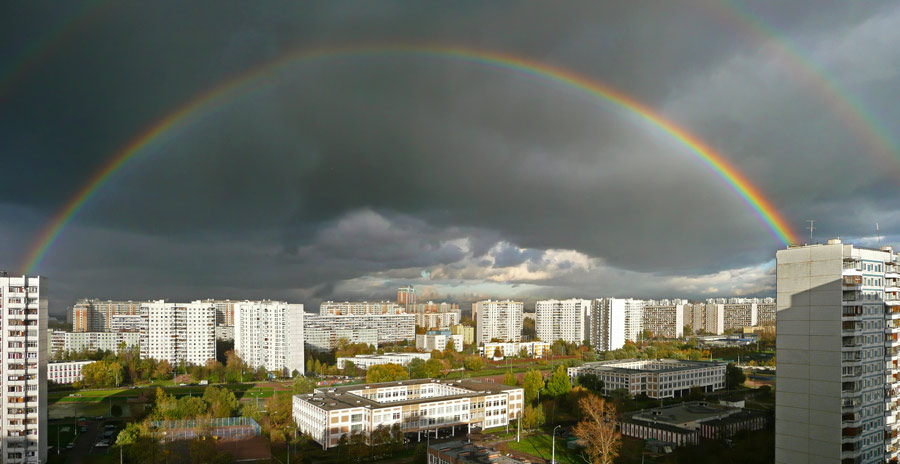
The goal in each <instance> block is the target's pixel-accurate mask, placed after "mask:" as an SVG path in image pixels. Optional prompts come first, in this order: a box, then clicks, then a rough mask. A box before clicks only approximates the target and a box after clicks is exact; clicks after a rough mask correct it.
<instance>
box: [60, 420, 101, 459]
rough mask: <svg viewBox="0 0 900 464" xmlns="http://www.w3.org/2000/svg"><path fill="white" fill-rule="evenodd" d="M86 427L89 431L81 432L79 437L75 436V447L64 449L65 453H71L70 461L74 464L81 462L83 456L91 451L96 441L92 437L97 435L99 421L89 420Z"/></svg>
mask: <svg viewBox="0 0 900 464" xmlns="http://www.w3.org/2000/svg"><path fill="white" fill-rule="evenodd" d="M85 427H87V432H84V433H79V434H78V437H76V438H75V448H73V449H70V450H63V453H69V462H70V463H72V464H78V463H80V462H81V461H82V458H83V456H85V455H87V454H88V453H89V452H90V450H91V447H92V446H93V445H94V443H95V442H94V441H92V439H93V437H94V436H95V435H97V429H98V428H99V425H98V422H96V421H94V420H88V421H87V424H85Z"/></svg>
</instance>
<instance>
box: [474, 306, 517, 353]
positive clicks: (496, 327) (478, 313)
mask: <svg viewBox="0 0 900 464" xmlns="http://www.w3.org/2000/svg"><path fill="white" fill-rule="evenodd" d="M524 307H525V305H524V304H523V303H522V302H521V301H512V300H503V301H494V300H484V301H479V302H477V303H475V304H474V306H473V307H472V312H473V314H475V340H476V342H477V343H478V344H479V345H481V344H484V343H489V342H491V341H493V340H499V341H501V342H518V341H520V340H522V311H523V309H524Z"/></svg>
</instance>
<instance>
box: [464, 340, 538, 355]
mask: <svg viewBox="0 0 900 464" xmlns="http://www.w3.org/2000/svg"><path fill="white" fill-rule="evenodd" d="M550 345H551V344H550V342H490V343H485V344H484V345H481V346H479V347H478V353H479V354H481V356H484V357H488V358H496V357H497V353H498V350H499V353H500V354H501V355H502V357H504V358H511V357H514V356H520V355H521V354H522V353H524V354H525V355H526V356H529V357H532V358H543V357H544V356H547V355H549V354H550ZM523 350H524V351H523Z"/></svg>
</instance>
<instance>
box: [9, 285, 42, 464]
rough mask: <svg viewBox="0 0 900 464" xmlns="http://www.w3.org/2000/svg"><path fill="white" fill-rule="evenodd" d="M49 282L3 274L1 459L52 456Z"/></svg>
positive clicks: (37, 459) (18, 460)
mask: <svg viewBox="0 0 900 464" xmlns="http://www.w3.org/2000/svg"><path fill="white" fill-rule="evenodd" d="M46 294H47V286H46V279H44V278H43V277H27V276H19V277H10V276H8V275H7V274H0V323H2V324H0V325H2V329H3V332H2V335H0V340H2V343H0V366H2V367H3V369H2V374H3V377H2V382H3V388H2V393H0V401H2V403H3V407H2V408H0V461H2V462H4V463H8V464H14V463H39V462H46V460H47V357H48V356H47V345H48V337H47V333H48V332H47V317H48V313H47V298H46V296H45V295H46Z"/></svg>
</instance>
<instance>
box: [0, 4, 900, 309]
mask: <svg viewBox="0 0 900 464" xmlns="http://www.w3.org/2000/svg"><path fill="white" fill-rule="evenodd" d="M269 5H270V6H269V7H267V8H247V7H246V5H242V4H239V3H236V4H229V3H226V4H223V5H222V7H221V8H219V9H217V10H216V11H202V9H196V10H192V9H184V8H176V7H173V6H167V5H161V4H156V5H149V6H148V5H117V6H113V7H110V8H108V9H107V10H104V11H103V12H102V13H101V14H99V15H98V16H97V18H95V19H94V23H92V27H91V28H88V29H86V30H84V31H83V32H81V33H79V34H78V35H76V36H74V37H72V38H71V40H69V42H67V43H66V44H64V45H63V46H60V47H58V50H56V51H54V53H53V54H49V55H48V58H47V59H46V60H44V61H42V62H41V63H40V65H39V66H37V67H35V69H34V70H33V71H31V74H29V76H28V79H27V80H25V81H23V82H22V83H20V84H19V85H18V86H17V87H16V91H15V93H13V94H11V95H9V96H7V97H5V98H6V101H5V104H4V105H3V106H2V107H0V143H2V145H3V146H4V157H5V158H8V159H4V161H5V166H6V168H7V169H8V171H9V172H35V173H38V174H37V175H38V176H40V178H39V180H40V184H39V185H40V188H35V184H34V183H33V179H31V178H29V177H27V176H14V177H12V178H9V179H7V180H6V181H4V182H2V183H0V202H2V203H3V204H4V205H8V207H7V206H4V208H10V210H11V211H12V210H14V211H17V212H19V213H18V214H17V217H23V215H22V213H21V212H22V211H27V214H26V216H27V220H23V221H12V220H4V222H2V223H0V227H2V229H0V230H3V231H9V232H8V234H9V235H10V236H15V237H16V240H15V241H14V242H13V241H4V243H3V244H2V245H0V246H2V249H0V258H3V259H4V260H7V261H10V262H14V261H16V260H20V259H21V257H22V255H23V254H24V252H23V251H22V250H23V247H22V246H21V243H22V242H26V243H27V242H28V241H29V240H30V239H31V238H32V237H33V234H34V233H35V232H34V231H36V230H38V228H39V225H40V219H41V218H42V217H43V218H47V217H49V216H50V215H51V214H52V212H53V210H54V209H55V208H57V207H59V205H61V204H63V203H64V202H65V199H66V198H68V197H69V196H70V195H71V194H72V192H74V191H76V190H77V189H78V188H79V186H80V185H81V184H82V183H83V182H84V181H85V180H86V178H87V177H88V176H89V175H90V173H92V172H93V171H95V170H96V169H98V167H100V166H102V165H103V164H104V160H105V159H107V158H108V157H109V156H110V155H111V154H112V153H114V152H115V151H116V150H118V149H119V148H120V147H121V146H124V145H125V143H126V142H127V141H128V140H130V139H132V138H133V137H135V135H136V134H139V133H140V132H141V131H142V130H143V128H146V127H148V126H149V125H150V124H151V122H152V121H154V120H157V119H159V118H160V117H162V116H163V115H165V114H166V113H167V112H169V111H171V109H172V108H175V107H177V106H178V105H179V104H181V103H183V102H184V101H187V100H189V99H190V98H192V96H194V95H197V94H198V93H200V92H202V91H204V89H209V88H211V87H212V86H213V85H214V84H215V83H217V82H221V81H222V80H223V79H225V78H226V77H227V76H230V75H234V74H235V73H237V72H240V71H241V70H243V69H248V68H250V67H253V66H255V65H257V64H258V63H262V62H265V61H267V60H268V59H270V58H272V57H275V56H279V55H281V54H283V53H284V52H286V51H287V50H291V49H297V48H303V47H314V46H317V45H322V44H339V43H370V42H378V41H385V40H401V41H405V42H411V43H441V44H463V45H467V46H471V47H475V48H486V49H491V50H498V51H507V52H510V53H517V54H520V55H523V56H528V57H531V58H534V59H538V60H541V61H543V62H546V63H551V64H554V65H558V66H563V67H567V68H570V69H572V70H576V71H578V72H580V73H583V74H585V75H588V76H591V77H593V78H596V79H598V80H600V81H603V82H606V83H608V84H609V85H612V86H614V87H616V88H619V89H622V90H624V91H626V92H628V93H629V94H631V95H633V96H635V97H636V98H638V99H639V100H641V101H642V102H644V103H646V104H647V105H648V106H651V107H653V108H657V109H659V110H660V111H661V112H662V113H663V114H664V115H665V116H666V117H667V118H669V119H671V120H673V121H675V122H677V123H679V124H681V125H683V126H684V127H685V128H687V129H688V130H690V131H692V132H694V133H696V134H697V135H699V136H701V138H703V139H704V140H706V141H707V142H708V143H709V144H710V145H711V146H712V147H713V148H714V149H715V150H717V151H719V152H721V153H723V154H725V155H726V156H727V157H728V158H729V159H730V160H731V161H732V163H733V164H734V165H736V166H737V167H738V168H739V169H740V170H742V171H743V172H745V173H746V174H747V176H748V177H749V178H750V179H752V180H753V181H754V182H755V183H757V184H758V185H759V187H760V189H761V190H762V191H763V192H765V193H766V194H768V195H769V196H770V197H771V199H772V202H773V204H775V205H776V206H777V207H778V208H779V209H780V210H781V211H782V212H783V213H784V214H785V215H786V216H787V217H788V219H789V221H790V222H791V223H792V225H793V226H794V227H795V228H796V229H798V230H802V226H803V224H804V220H805V219H807V218H814V219H817V220H818V221H819V224H820V226H821V228H820V232H821V236H823V237H824V236H828V235H843V236H849V237H862V238H863V239H864V240H870V238H869V237H870V236H872V235H873V234H874V230H873V229H874V223H875V222H879V224H880V226H881V228H882V230H884V231H888V234H887V235H888V239H890V238H891V237H892V236H893V237H895V236H896V235H895V234H894V232H890V231H892V230H893V231H896V230H900V208H898V205H900V202H898V201H896V200H897V185H898V182H897V177H896V176H894V175H893V173H892V172H891V171H890V170H886V169H881V168H880V167H879V166H878V165H877V164H874V163H871V162H870V161H869V159H870V158H871V157H870V156H867V155H866V153H865V152H866V150H869V147H868V146H866V145H865V144H863V143H861V141H860V140H859V137H857V136H856V135H855V134H854V133H853V132H852V131H851V130H850V129H848V128H847V127H846V123H845V120H844V119H842V115H841V114H835V113H833V107H831V106H829V105H828V104H827V102H825V101H823V100H822V98H821V95H819V94H817V93H816V92H815V91H814V90H815V89H810V88H809V86H808V83H807V82H804V81H803V80H802V79H799V77H802V76H797V75H795V74H793V73H792V71H791V69H792V68H791V66H785V63H784V62H781V61H779V60H780V59H781V58H779V57H778V56H775V55H772V54H771V53H770V51H769V50H768V49H767V48H766V46H765V45H764V44H761V43H759V42H755V41H754V39H753V37H752V36H747V35H746V34H742V33H741V32H740V29H739V28H737V29H736V28H734V27H732V25H731V24H730V23H729V22H728V21H729V20H728V19H727V17H728V15H729V14H731V13H729V11H727V10H723V9H722V8H723V7H722V5H721V4H719V3H691V4H679V5H676V4H670V3H647V4H635V3H627V4H604V3H600V2H586V3H584V4H569V5H568V8H558V7H555V6H554V7H551V6H550V5H540V4H519V3H492V4H490V5H482V4H478V3H470V4H458V3H456V4H438V3H418V2H417V3H415V4H410V3H405V2H390V3H385V2H379V3H378V4H377V6H375V5H374V4H359V3H337V2H327V3H306V4H303V5H299V4H295V3H286V4H284V5H281V6H278V7H276V6H274V4H269ZM39 7H40V6H38V8H39ZM745 7H746V8H747V9H752V10H753V11H754V12H755V14H759V15H760V16H761V17H762V18H763V19H764V20H766V21H768V22H770V23H771V24H772V25H773V27H776V28H779V30H780V31H781V32H782V33H783V34H784V35H785V36H786V37H787V38H788V39H789V40H790V41H791V42H792V43H794V44H797V46H798V47H802V49H803V50H808V52H809V56H810V57H811V59H813V60H814V61H815V62H817V63H819V64H821V66H822V67H823V69H825V70H826V72H828V73H829V74H830V75H831V76H833V77H834V78H835V79H837V80H838V82H839V84H840V85H841V86H843V87H846V88H847V89H849V91H850V92H852V93H853V94H854V95H856V96H857V97H858V98H859V99H860V101H861V102H862V103H863V104H864V105H866V106H867V108H869V110H870V111H871V112H872V114H873V115H874V116H875V117H877V118H880V119H881V120H883V121H888V123H887V124H885V126H886V131H887V133H888V136H889V137H892V138H893V139H897V138H898V136H900V128H898V127H896V125H891V123H890V122H891V121H896V120H898V119H897V117H896V116H900V114H898V111H900V110H898V108H900V105H898V103H900V102H898V99H900V96H898V95H897V93H896V91H895V89H896V87H897V84H898V82H897V80H898V77H900V76H898V75H897V72H896V66H892V65H891V64H892V63H896V62H898V61H900V53H898V52H897V50H896V47H892V46H890V44H894V43H896V40H897V39H898V37H896V35H897V33H896V31H898V30H900V27H897V26H900V24H898V22H900V9H897V8H896V6H895V5H891V4H885V5H881V4H879V5H870V8H867V9H861V8H858V7H855V6H852V5H847V4H844V3H842V2H836V3H823V2H810V3H808V4H805V5H803V6H798V4H792V5H790V6H786V5H781V4H780V2H779V3H777V4H776V3H754V4H748V5H746V6H745ZM27 13H28V14H24V13H23V14H19V15H17V17H19V18H22V19H20V21H21V22H22V23H23V24H26V25H27V24H31V26H33V27H32V28H33V29H35V30H46V28H47V27H48V26H47V24H44V23H43V22H42V21H43V20H44V19H46V15H48V14H49V13H48V12H47V11H44V12H40V11H30V12H27ZM723 14H724V15H725V16H722V15H723ZM0 16H2V17H4V18H6V17H9V15H0ZM723 17H725V18H726V20H723V19H722V18H723ZM733 19H734V18H733V17H732V18H731V20H733ZM7 21H8V20H7ZM23 24H19V25H10V26H11V27H10V28H5V29H4V28H2V27H0V31H6V32H0V34H5V35H0V38H2V37H10V38H13V37H15V36H16V34H24V36H28V37H33V36H34V34H33V33H30V34H31V35H28V34H29V33H28V31H29V30H30V29H29V28H28V27H26V26H25V25H23ZM42 28H43V29H42ZM0 43H15V44H19V43H20V41H18V40H16V41H0ZM5 56H12V54H11V52H10V53H7V52H6V50H5V49H4V53H3V54H2V55H0V57H5ZM63 76H64V78H63ZM262 83H263V84H264V85H262V86H260V87H259V88H256V90H254V91H253V92H252V93H250V94H248V95H247V96H246V97H244V98H240V99H237V100H235V101H234V102H231V103H229V104H226V105H224V106H222V107H221V108H220V109H218V110H217V111H215V112H213V113H211V114H209V115H206V116H204V117H200V118H197V119H196V120H195V121H193V122H192V123H191V124H190V125H188V126H186V127H185V128H183V130H179V131H173V132H172V133H171V134H169V136H167V137H165V138H163V139H160V140H159V141H158V143H156V144H154V145H152V146H151V147H150V148H149V149H147V150H146V151H144V152H142V153H141V155H140V156H139V157H137V158H136V159H135V160H134V161H133V162H131V163H130V164H129V165H127V166H126V168H125V169H123V171H122V172H121V173H120V174H119V175H117V176H116V177H114V178H113V179H112V180H111V181H110V182H109V183H108V184H107V185H105V186H104V187H103V189H101V190H100V191H99V192H98V194H97V195H96V197H95V198H94V199H92V200H91V202H90V203H89V204H88V205H87V206H86V208H85V209H84V210H83V211H82V212H81V213H80V215H79V217H78V218H77V220H76V223H75V225H74V226H73V227H72V228H71V230H69V231H67V232H66V233H65V234H64V235H63V239H62V241H61V242H60V243H59V244H58V245H57V246H55V247H54V248H53V250H52V251H51V254H50V255H48V258H47V260H46V262H45V264H44V265H43V267H42V268H41V269H40V271H41V273H43V274H47V275H50V276H53V278H54V283H55V286H54V288H56V289H57V290H58V291H59V292H60V295H63V296H64V298H65V299H68V298H74V297H76V296H86V295H96V296H101V297H134V298H144V297H152V296H168V297H202V296H223V297H226V296H230V297H251V296H260V297H262V296H277V295H282V296H283V297H288V296H291V297H295V298H300V299H309V300H310V301H314V300H316V299H321V298H329V297H336V298H344V297H342V296H341V295H348V294H349V295H356V294H360V295H359V296H364V295H362V293H364V292H369V291H371V292H375V293H379V294H380V295H382V294H383V296H384V297H387V296H390V293H392V291H388V289H389V288H392V286H394V285H395V284H397V283H402V282H403V281H410V282H414V283H417V284H419V285H421V286H423V287H424V288H428V289H431V290H430V291H434V292H447V293H449V294H453V295H457V296H459V297H460V298H463V299H470V298H472V297H474V296H475V295H489V294H491V293H497V294H501V293H504V292H506V293H508V294H510V295H524V296H531V295H535V294H539V293H553V294H554V296H565V295H563V294H560V293H565V292H570V293H572V294H579V295H583V296H590V295H589V294H592V293H595V292H607V293H615V294H619V295H625V294H628V293H629V292H637V293H650V292H653V291H654V289H656V288H660V289H664V290H665V289H671V290H672V291H671V292H667V293H664V294H661V295H659V294H657V295H649V296H666V295H673V296H678V295H685V296H698V297H699V296H702V295H703V294H704V293H709V294H712V293H726V292H729V291H730V292H735V293H745V294H762V293H766V292H770V291H771V275H769V274H768V273H767V271H766V269H768V268H767V267H766V264H765V263H768V262H769V261H770V260H771V258H772V256H773V253H774V251H775V249H777V248H778V247H779V244H778V243H777V241H775V240H774V239H773V237H772V236H771V235H770V234H769V233H768V232H767V231H766V230H765V227H764V225H763V224H762V223H761V222H760V220H759V218H757V217H756V215H755V214H754V213H753V212H752V211H750V210H749V209H748V208H747V206H746V205H745V204H744V203H743V202H742V200H741V199H739V198H738V196H737V195H735V194H734V193H733V192H731V191H730V190H729V189H728V187H726V186H725V185H724V184H723V181H722V180H721V179H719V178H717V177H716V176H715V175H713V174H712V173H710V172H709V171H708V170H707V169H705V168H704V167H703V166H702V163H700V162H698V161H697V159H696V158H695V156H694V155H693V154H691V153H690V152H689V151H688V150H686V149H685V148H683V147H681V146H679V145H678V144H677V143H675V142H674V141H673V140H672V139H671V138H670V137H669V136H667V135H666V134H664V133H662V132H661V131H660V130H658V129H656V128H653V127H650V126H648V125H647V124H646V123H644V122H642V121H641V120H640V118H637V117H636V116H634V115H632V114H629V113H627V112H625V111H622V110H621V109H619V108H616V107H615V106H613V105H610V104H609V103H604V102H602V101H599V100H597V99H594V98H591V97H589V96H587V95H585V94H583V93H579V92H577V91H574V90H573V89H568V88H564V87H561V86H554V85H547V84H545V83H541V82H540V81H539V80H536V79H534V78H533V77H529V76H527V75H524V74H521V73H514V72H509V71H504V70H502V69H497V68H489V67H485V66H482V65H477V64H472V63H464V62H459V61H448V60H442V59H438V58H410V57H406V58H403V57H400V58H396V57H394V58H384V57H368V58H357V59H338V60H325V61H316V62H310V63H304V64H299V65H296V66H288V67H286V68H285V70H284V71H283V72H281V73H278V74H271V75H267V76H266V78H265V80H264V81H262ZM6 154H9V156H6ZM5 267H9V268H12V267H14V266H12V265H9V266H5ZM423 275H424V276H427V277H423ZM679 290H680V292H679ZM637 296H641V295H637ZM373 297H374V296H373Z"/></svg>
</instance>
